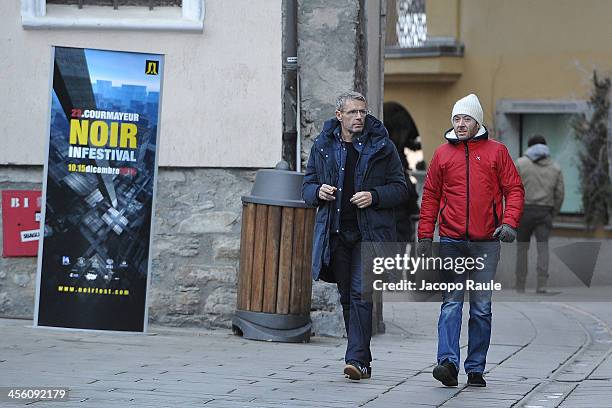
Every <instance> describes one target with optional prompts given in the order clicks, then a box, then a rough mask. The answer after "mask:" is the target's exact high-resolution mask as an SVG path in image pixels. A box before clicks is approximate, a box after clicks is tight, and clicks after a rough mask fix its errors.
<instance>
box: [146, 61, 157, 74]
mask: <svg viewBox="0 0 612 408" xmlns="http://www.w3.org/2000/svg"><path fill="white" fill-rule="evenodd" d="M146 65H147V66H146V68H145V74H147V75H159V61H152V60H147V64H146Z"/></svg>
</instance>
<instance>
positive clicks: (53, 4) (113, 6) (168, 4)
mask: <svg viewBox="0 0 612 408" xmlns="http://www.w3.org/2000/svg"><path fill="white" fill-rule="evenodd" d="M21 20H22V26H23V28H25V29H48V28H57V29H63V28H71V29H73V28H91V29H97V30H99V29H119V30H134V29H136V30H171V31H190V32H193V31H196V32H201V31H202V30H203V28H204V0H21Z"/></svg>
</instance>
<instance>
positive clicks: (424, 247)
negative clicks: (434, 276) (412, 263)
mask: <svg viewBox="0 0 612 408" xmlns="http://www.w3.org/2000/svg"><path fill="white" fill-rule="evenodd" d="M415 252H416V256H417V257H418V256H424V257H426V258H431V256H432V254H433V242H432V240H431V238H421V239H419V242H417V244H416V251H415Z"/></svg>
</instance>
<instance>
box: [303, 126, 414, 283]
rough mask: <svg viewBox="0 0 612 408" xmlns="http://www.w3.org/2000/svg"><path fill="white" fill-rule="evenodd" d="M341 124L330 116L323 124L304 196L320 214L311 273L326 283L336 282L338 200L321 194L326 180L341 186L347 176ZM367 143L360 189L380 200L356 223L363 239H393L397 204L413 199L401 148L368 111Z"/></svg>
mask: <svg viewBox="0 0 612 408" xmlns="http://www.w3.org/2000/svg"><path fill="white" fill-rule="evenodd" d="M339 127H340V122H339V121H338V120H337V119H336V118H332V119H329V120H328V121H326V122H325V124H324V125H323V130H322V131H321V134H320V135H319V136H318V137H317V138H316V139H315V141H314V144H313V146H312V149H311V151H310V157H309V159H308V165H307V167H306V174H305V176H304V183H303V184H302V197H303V199H304V201H305V202H306V203H307V204H308V205H310V206H313V207H317V216H316V222H315V230H314V237H313V249H312V277H313V279H315V280H318V279H319V278H320V279H322V280H325V281H327V282H334V279H333V274H332V273H331V271H329V270H328V267H329V264H330V248H329V241H330V233H331V232H332V231H331V225H332V212H333V210H334V209H335V208H336V207H335V206H336V201H337V200H339V199H340V197H339V195H338V192H337V193H336V200H335V201H325V200H320V199H319V198H318V189H319V187H320V186H321V184H329V185H331V186H338V184H339V179H340V178H342V177H343V172H342V171H341V165H344V160H345V157H346V153H343V152H342V151H341V150H342V149H341V146H340V144H339V143H338V142H337V140H336V136H335V135H334V131H337V128H339ZM358 140H359V141H361V142H362V143H363V146H362V147H361V146H360V147H361V151H360V154H359V160H358V161H357V167H356V169H355V191H356V192H358V191H375V192H376V194H375V195H377V196H378V200H377V202H375V203H374V204H373V205H372V206H370V207H367V208H364V209H358V210H357V221H358V224H359V230H360V232H361V236H362V240H363V241H364V242H393V241H395V240H396V231H395V222H396V221H395V216H394V210H393V209H394V208H395V207H397V206H398V205H400V204H403V203H404V202H406V201H407V200H408V198H409V193H408V189H407V187H406V180H405V178H404V170H403V167H402V163H401V161H400V158H399V155H398V153H397V149H396V148H395V146H394V145H393V142H392V141H391V140H390V139H389V134H388V133H387V129H385V127H384V125H383V124H382V122H381V121H379V120H378V119H376V118H375V117H374V116H371V115H368V116H367V117H366V120H365V125H364V130H363V132H362V134H361V136H360V137H359V139H358Z"/></svg>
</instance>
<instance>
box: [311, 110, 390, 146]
mask: <svg viewBox="0 0 612 408" xmlns="http://www.w3.org/2000/svg"><path fill="white" fill-rule="evenodd" d="M339 127H340V121H339V120H338V119H336V118H331V119H328V120H326V121H325V123H324V124H323V130H322V131H321V135H320V136H326V137H329V138H331V137H333V135H334V131H335V130H336V128H339ZM361 134H362V135H363V136H365V137H369V138H371V139H372V142H376V141H378V140H379V139H381V138H385V137H389V134H388V133H387V129H385V126H384V125H383V123H382V122H381V121H380V120H378V119H376V118H375V117H374V116H372V115H367V116H366V119H365V123H364V124H363V132H362V133H361ZM318 139H319V138H318ZM321 142H322V140H321Z"/></svg>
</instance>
